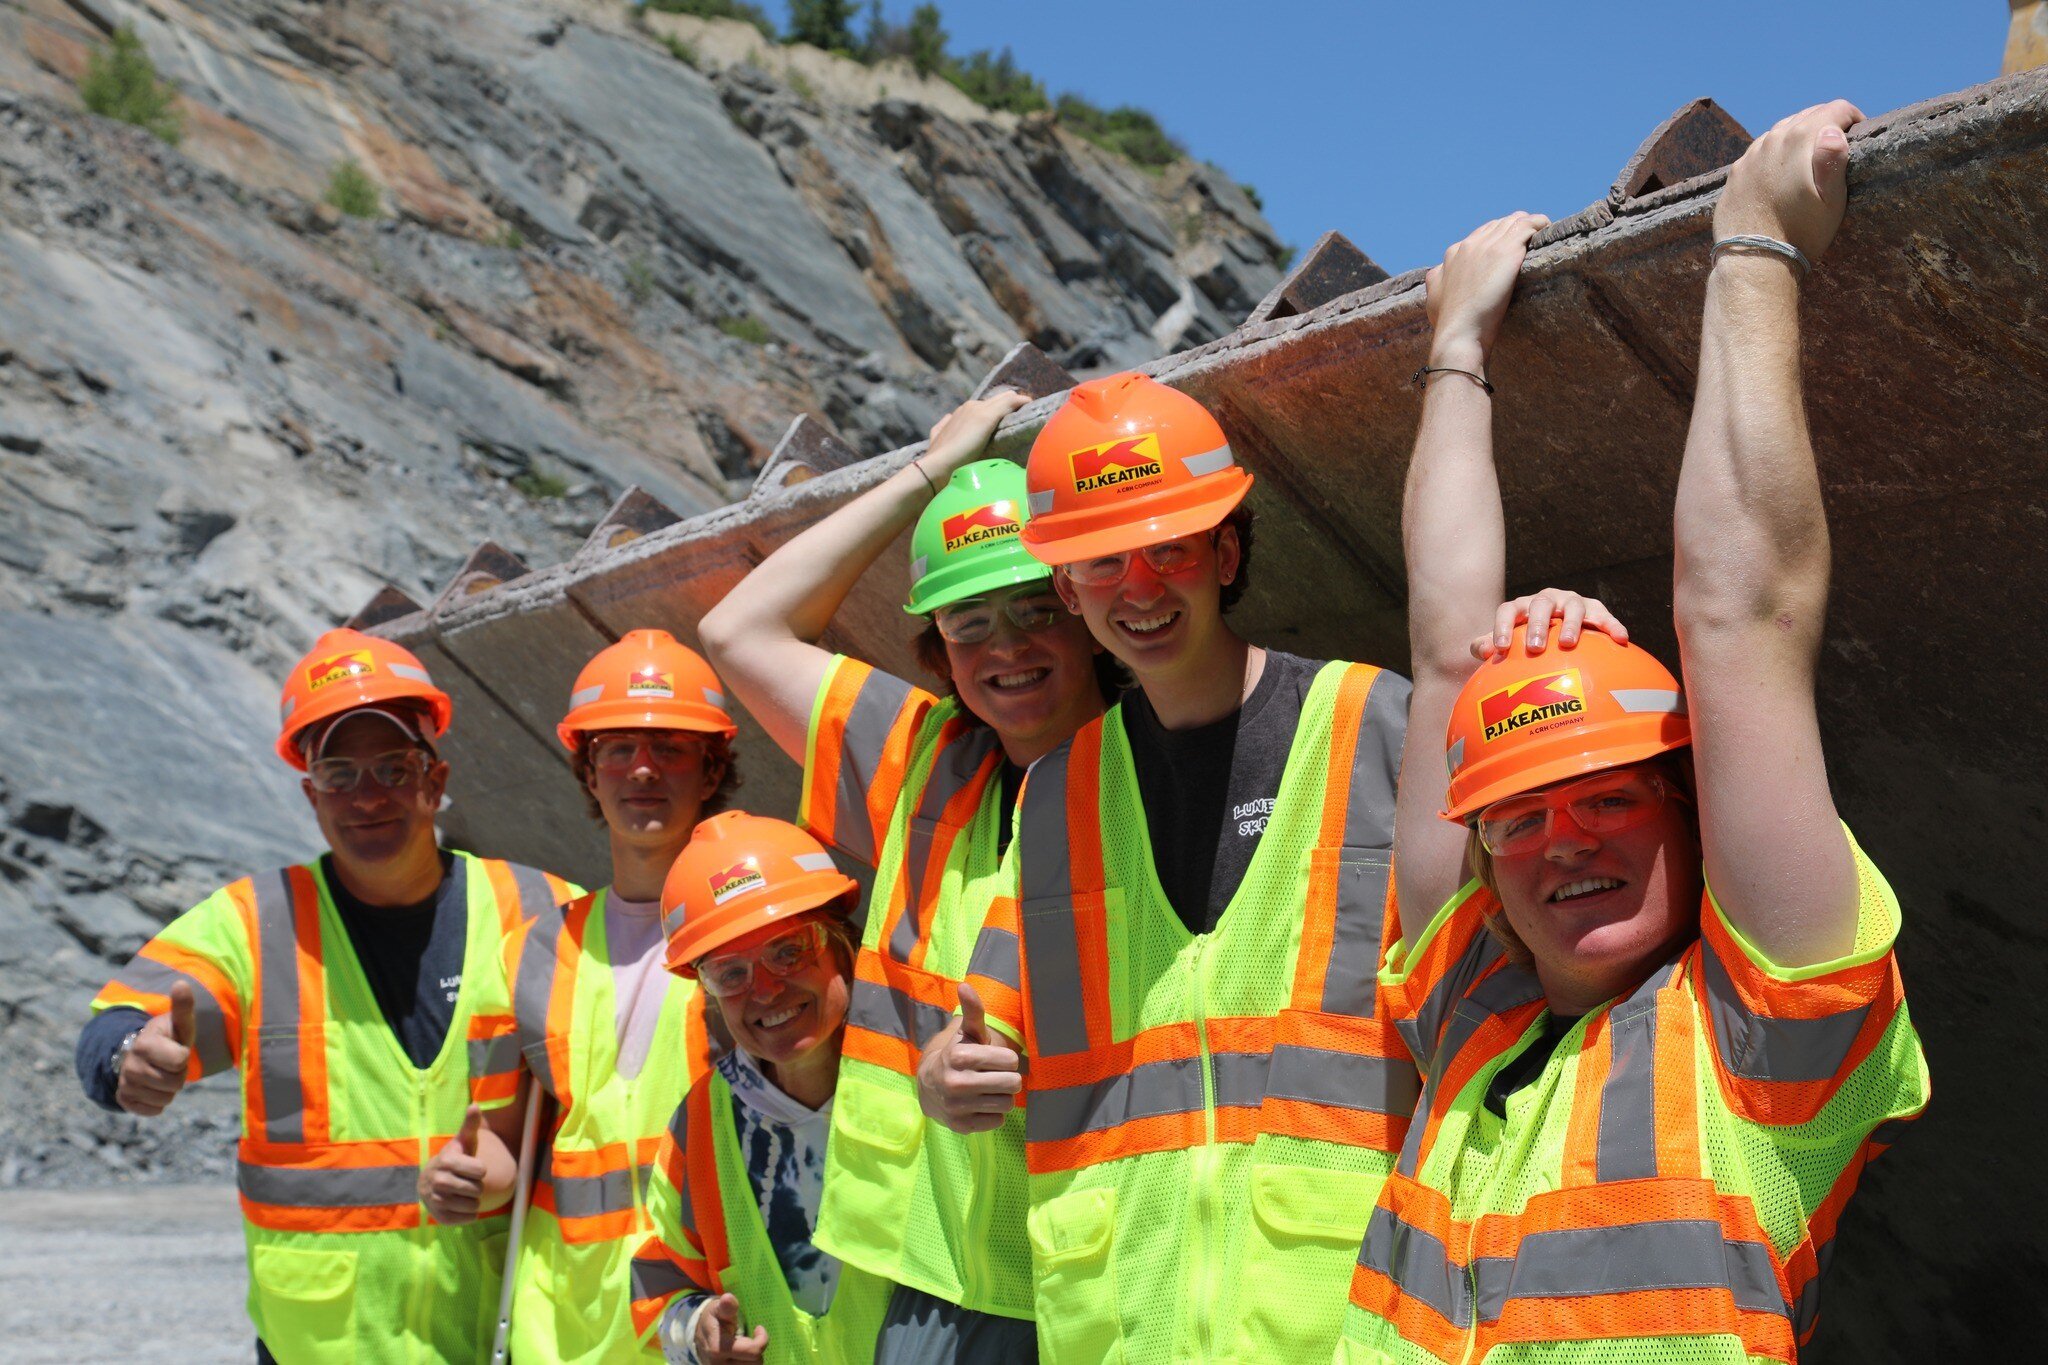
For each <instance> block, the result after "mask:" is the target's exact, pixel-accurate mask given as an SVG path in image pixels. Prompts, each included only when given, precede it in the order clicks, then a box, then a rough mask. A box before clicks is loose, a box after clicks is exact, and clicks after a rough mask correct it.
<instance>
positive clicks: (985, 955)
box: [967, 924, 1024, 991]
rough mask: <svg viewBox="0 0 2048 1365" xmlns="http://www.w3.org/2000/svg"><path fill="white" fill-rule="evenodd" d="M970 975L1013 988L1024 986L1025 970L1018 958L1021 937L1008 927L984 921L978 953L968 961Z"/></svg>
mask: <svg viewBox="0 0 2048 1365" xmlns="http://www.w3.org/2000/svg"><path fill="white" fill-rule="evenodd" d="M967 974H968V975H969V976H984V977H987V978H988V979H989V980H991V981H1000V982H1002V983H1003V984H1004V985H1005V986H1008V987H1009V988H1010V989H1011V990H1013V991H1014V990H1021V989H1022V988H1023V980H1024V969H1023V965H1022V962H1021V960H1020V959H1019V957H1018V950H1017V936H1016V935H1015V934H1013V933H1011V932H1010V931H1009V930H1008V929H998V928H996V927H995V926H994V925H989V924H984V925H982V926H981V933H980V934H978V935H976V936H975V940H974V953H973V955H972V956H971V957H970V958H969V959H968V962H967Z"/></svg>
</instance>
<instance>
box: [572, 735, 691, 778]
mask: <svg viewBox="0 0 2048 1365" xmlns="http://www.w3.org/2000/svg"><path fill="white" fill-rule="evenodd" d="M586 752H588V753H589V755H590V766H591V767H593V768H596V769H597V770H598V771H600V772H607V773H622V772H627V771H629V770H630V769H632V768H633V767H635V766H637V765H638V763H639V761H640V755H641V754H642V753H643V752H644V753H645V754H646V755H647V761H648V763H650V764H651V765H653V766H654V767H656V768H663V769H668V770H671V771H672V770H674V769H677V768H686V767H688V766H689V765H690V764H692V763H696V762H701V761H702V760H703V758H704V741H703V740H701V739H696V738H694V737H692V736H688V735H682V734H671V733H662V734H658V735H641V734H617V735H598V736H596V737H595V738H593V739H592V740H591V741H590V748H589V749H588V750H587V751H586Z"/></svg>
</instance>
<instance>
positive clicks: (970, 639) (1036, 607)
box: [932, 587, 1067, 645]
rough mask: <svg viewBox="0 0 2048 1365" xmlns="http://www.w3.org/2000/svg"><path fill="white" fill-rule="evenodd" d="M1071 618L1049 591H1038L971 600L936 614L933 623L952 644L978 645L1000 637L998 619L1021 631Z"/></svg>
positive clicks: (1044, 626) (1064, 607)
mask: <svg viewBox="0 0 2048 1365" xmlns="http://www.w3.org/2000/svg"><path fill="white" fill-rule="evenodd" d="M1066 614H1067V605H1066V603H1064V602H1062V601H1060V596H1059V594H1058V593H1056V592H1053V591H1052V590H1050V589H1048V588H1042V587H1034V588H1032V589H1031V590H1030V591H1028V592H1022V593H1016V594H1013V595H1012V596H1009V597H970V598H968V599H967V600H966V601H964V602H954V603H951V604H949V605H947V606H943V607H940V608H939V609H938V610H937V611H935V612H933V613H932V623H933V624H934V625H936V626H937V627H938V628H939V634H940V635H941V636H942V637H943V638H944V639H945V640H946V642H947V643H948V644H955V645H978V644H980V643H982V642H983V641H984V640H987V639H988V638H989V637H990V636H992V635H994V634H995V633H996V618H997V616H998V615H1001V616H1007V617H1009V618H1010V624H1011V625H1013V626H1015V627H1016V628H1017V629H1019V630H1023V631H1034V630H1044V629H1045V628H1046V627H1047V626H1050V625H1051V624H1052V623H1053V622H1055V621H1057V620H1059V619H1060V617H1062V616H1064V615H1066Z"/></svg>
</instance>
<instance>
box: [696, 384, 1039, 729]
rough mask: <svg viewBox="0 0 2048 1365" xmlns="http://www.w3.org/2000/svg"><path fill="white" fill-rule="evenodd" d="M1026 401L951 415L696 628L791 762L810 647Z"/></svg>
mask: <svg viewBox="0 0 2048 1365" xmlns="http://www.w3.org/2000/svg"><path fill="white" fill-rule="evenodd" d="M1027 401H1029V400H1028V399H1026V398H1025V397H1024V395H1022V394H1020V393H1016V392H1014V391H1010V390H1005V391H1003V392H1001V393H998V394H993V395H991V396H990V397H988V398H984V399H980V400H977V401H973V402H968V403H964V404H962V405H961V406H960V407H958V408H955V409H954V410H953V411H952V412H951V413H949V414H948V415H947V416H946V417H945V419H944V420H942V421H941V422H940V423H939V424H938V425H937V426H935V427H933V428H932V432H931V440H930V444H929V445H928V446H927V447H926V450H925V453H924V454H923V455H920V456H919V457H918V458H917V460H916V461H915V462H914V463H913V464H912V465H906V466H904V467H903V468H902V469H899V470H897V471H896V472H895V473H894V474H891V475H890V476H889V477H888V478H887V479H884V480H883V481H882V482H881V483H879V484H877V485H876V486H875V487H873V488H870V489H869V490H868V491H867V492H865V493H863V494H861V495H860V496H859V497H857V498H855V499H854V500H853V501H852V502H850V503H848V504H847V505H846V506H844V507H842V508H840V509H839V510H838V511H837V512H834V513H833V514H832V515H831V516H829V517H826V518H825V519H824V520H823V521H821V522H819V523H818V524H817V525H815V526H813V527H811V528H809V529H808V530H806V531H804V532H803V533H802V534H801V535H798V536H796V537H794V538H793V539H791V540H789V541H788V542H787V543H785V544H784V545H783V546H782V547H781V548H780V549H778V550H776V551H775V553H774V554H772V555H769V556H768V558H766V559H764V560H762V561H761V563H760V564H759V565H757V566H756V567H755V569H754V571H753V572H752V573H750V574H748V575H747V576H746V577H745V578H743V579H741V580H740V582H739V584H738V585H737V586H736V587H734V588H733V590H732V591H731V592H729V593H727V594H726V595H725V598H724V600H723V601H721V602H720V603H719V604H718V605H717V606H715V607H713V608H712V609H711V610H710V612H708V613H707V614H706V615H705V617H704V620H703V622H702V623H701V624H700V625H699V626H698V638H699V639H700V640H701V641H702V642H703V645H704V652H705V654H706V655H708V656H709V657H710V661H711V666H712V668H713V669H714V670H716V672H717V673H718V676H719V679H720V680H721V681H722V682H724V684H725V685H726V687H727V688H729V689H731V691H732V693H733V695H734V696H736V697H738V698H739V702H740V705H742V706H744V707H746V708H747V710H748V712H749V713H751V714H752V715H753V717H754V719H755V720H757V721H759V722H760V723H761V728H762V729H764V730H766V731H767V732H768V736H769V738H771V739H773V740H774V741H775V742H776V744H777V745H778V746H780V747H781V749H782V751H783V752H784V753H786V754H788V755H789V756H790V757H791V758H793V759H795V760H796V761H797V762H798V763H802V762H803V761H804V743H805V739H806V732H807V731H808V730H809V728H810V719H811V703H812V702H813V701H814V700H815V699H816V697H817V695H818V687H819V684H821V683H822V682H823V681H824V679H825V670H826V668H827V667H829V666H830V664H831V662H832V656H831V654H830V653H828V652H827V651H825V650H823V649H820V648H819V647H818V643H817V641H818V638H819V637H820V636H822V635H823V634H824V633H825V627H826V626H827V625H829V624H830V623H831V620H832V616H833V613H835V612H837V611H838V610H839V606H840V603H842V602H844V601H845V600H846V595H847V594H848V593H850V592H852V591H853V586H854V584H856V583H858V582H859V581H860V576H861V575H862V574H864V573H866V572H867V570H868V566H869V565H871V564H873V563H874V562H875V557H876V556H877V555H879V554H881V553H882V551H883V550H884V549H886V548H887V547H888V545H889V543H890V542H891V541H893V540H895V539H896V537H897V536H899V535H901V534H903V532H904V531H905V530H906V529H908V528H909V527H910V525H911V524H912V523H913V522H915V521H916V520H917V514H918V513H919V512H922V511H923V510H924V506H925V504H926V503H927V502H929V501H931V496H932V491H933V489H934V488H935V487H938V488H943V487H944V486H945V484H946V480H947V479H949V478H951V477H952V476H953V471H954V470H956V469H958V468H960V466H962V465H964V464H967V463H969V462H971V461H973V460H976V459H979V458H980V457H981V454H982V452H983V451H984V450H985V449H986V448H987V447H988V442H989V438H990V437H991V436H993V435H994V434H995V429H996V426H997V424H999V423H1000V422H1001V421H1002V419H1003V418H1005V417H1007V416H1009V415H1010V414H1011V413H1013V412H1015V411H1016V410H1017V409H1018V408H1020V407H1022V406H1024V404H1025V403H1026V402H1027ZM920 469H922V471H923V472H922V473H920V472H919V470H920ZM927 478H929V482H927Z"/></svg>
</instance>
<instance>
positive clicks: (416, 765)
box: [306, 749, 427, 796]
mask: <svg viewBox="0 0 2048 1365" xmlns="http://www.w3.org/2000/svg"><path fill="white" fill-rule="evenodd" d="M426 771H427V756H426V754H425V753H423V752H421V751H420V750H418V749H393V750H391V751H390V752H388V753H381V754H378V755H377V756H376V757H375V758H373V759H371V760H370V761H369V762H368V763H358V762H356V761H355V760H354V759H352V758H321V759H315V760H314V761H313V762H312V764H311V765H309V766H308V767H307V769H306V776H307V777H308V778H310V779H311V780H312V783H313V790H314V791H316V792H319V793H320V794H321V795H323V796H343V795H346V794H347V793H349V792H352V791H354V790H355V789H356V788H357V787H360V786H361V785H362V784H363V779H364V778H365V777H367V778H369V779H370V780H371V781H372V782H374V783H376V784H377V785H378V786H380V787H382V788H384V790H386V791H397V790H398V789H399V788H401V787H409V786H411V785H412V784H413V783H415V782H417V781H419V780H420V778H421V777H423V776H425V775H426Z"/></svg>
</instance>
